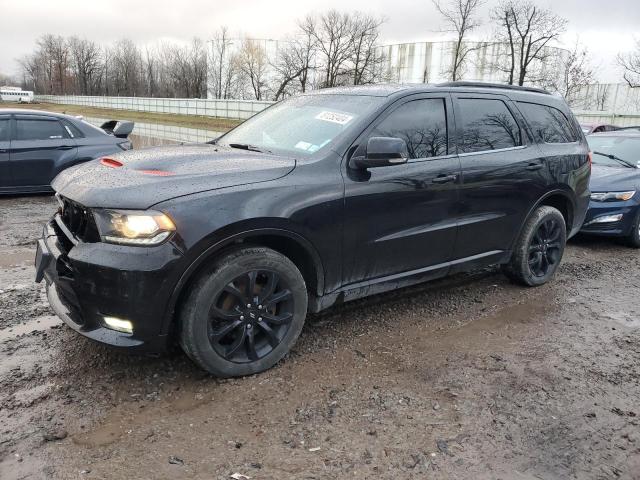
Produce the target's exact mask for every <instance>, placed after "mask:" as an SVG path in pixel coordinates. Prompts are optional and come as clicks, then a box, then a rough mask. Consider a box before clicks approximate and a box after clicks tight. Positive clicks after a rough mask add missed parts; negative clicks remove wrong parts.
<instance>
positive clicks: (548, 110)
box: [518, 102, 603, 143]
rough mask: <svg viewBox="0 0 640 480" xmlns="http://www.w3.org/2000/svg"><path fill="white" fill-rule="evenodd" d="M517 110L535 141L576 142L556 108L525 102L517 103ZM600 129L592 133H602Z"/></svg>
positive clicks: (566, 122)
mask: <svg viewBox="0 0 640 480" xmlns="http://www.w3.org/2000/svg"><path fill="white" fill-rule="evenodd" d="M518 108H519V109H520V111H521V112H522V114H523V115H524V116H525V118H526V119H527V121H528V122H529V125H531V128H532V129H533V135H534V137H535V138H536V140H537V141H539V142H544V143H572V142H575V141H576V140H577V138H576V134H575V131H574V129H573V127H572V126H571V123H570V122H569V120H568V119H567V117H566V116H565V115H564V113H562V112H561V111H560V110H558V109H557V108H553V107H549V106H547V105H539V104H537V103H526V102H518ZM602 129H603V127H598V128H596V129H595V130H594V131H596V132H597V131H602Z"/></svg>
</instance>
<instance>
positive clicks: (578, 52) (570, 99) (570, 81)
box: [546, 40, 595, 106]
mask: <svg viewBox="0 0 640 480" xmlns="http://www.w3.org/2000/svg"><path fill="white" fill-rule="evenodd" d="M592 83H595V73H594V69H593V66H592V65H591V58H590V55H589V52H588V50H587V49H586V48H585V47H583V46H581V45H580V43H579V41H578V40H576V43H575V45H574V47H573V49H572V50H571V51H570V52H569V55H568V56H566V58H563V59H562V63H561V71H560V72H559V75H555V76H553V77H552V78H551V81H550V83H549V85H546V87H547V88H549V89H550V90H554V91H556V92H558V93H560V94H561V95H562V96H563V97H564V98H565V100H566V101H567V103H569V105H572V106H574V105H576V102H577V101H578V100H579V98H578V97H579V95H580V93H581V92H582V91H583V90H584V88H585V87H586V86H587V85H590V84H592Z"/></svg>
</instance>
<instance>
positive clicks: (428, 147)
mask: <svg viewBox="0 0 640 480" xmlns="http://www.w3.org/2000/svg"><path fill="white" fill-rule="evenodd" d="M369 136H370V137H396V138H401V139H403V140H404V141H405V142H407V150H408V152H409V158H429V157H439V156H442V155H446V154H447V114H446V111H445V106H444V99H442V98H429V99H423V100H413V101H410V102H407V103H405V104H403V105H401V106H399V107H398V108H397V109H395V110H394V111H393V112H391V113H390V114H389V116H388V117H387V118H385V119H384V120H382V121H381V122H380V123H379V124H378V125H377V126H376V127H375V128H374V129H373V131H372V132H371V133H370V134H369Z"/></svg>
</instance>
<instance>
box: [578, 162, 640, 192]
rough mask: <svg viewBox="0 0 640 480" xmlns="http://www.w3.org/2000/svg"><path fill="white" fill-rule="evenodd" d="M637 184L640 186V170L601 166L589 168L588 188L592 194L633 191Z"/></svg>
mask: <svg viewBox="0 0 640 480" xmlns="http://www.w3.org/2000/svg"><path fill="white" fill-rule="evenodd" d="M638 184H640V169H637V168H626V167H620V168H618V167H604V166H602V165H593V167H592V168H591V182H590V183H589V188H590V190H591V191H592V192H622V191H626V190H635V189H636V187H637V186H638Z"/></svg>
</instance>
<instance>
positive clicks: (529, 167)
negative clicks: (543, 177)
mask: <svg viewBox="0 0 640 480" xmlns="http://www.w3.org/2000/svg"><path fill="white" fill-rule="evenodd" d="M543 166H544V165H542V164H541V163H530V164H529V165H527V167H526V168H527V170H540V169H541V168H542V167H543Z"/></svg>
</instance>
